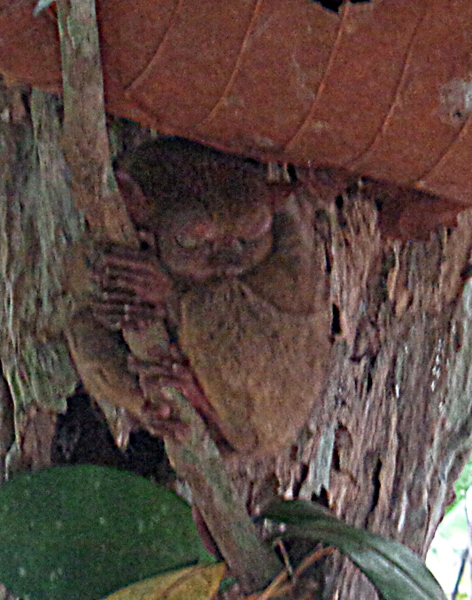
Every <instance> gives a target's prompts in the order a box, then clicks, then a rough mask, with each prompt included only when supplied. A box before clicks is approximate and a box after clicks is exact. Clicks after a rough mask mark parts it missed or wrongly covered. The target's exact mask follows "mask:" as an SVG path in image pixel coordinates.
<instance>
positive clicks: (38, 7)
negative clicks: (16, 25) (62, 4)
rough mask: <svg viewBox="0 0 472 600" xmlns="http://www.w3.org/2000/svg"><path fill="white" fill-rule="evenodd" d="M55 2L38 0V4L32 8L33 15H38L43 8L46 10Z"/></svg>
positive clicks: (52, 0) (53, 0)
mask: <svg viewBox="0 0 472 600" xmlns="http://www.w3.org/2000/svg"><path fill="white" fill-rule="evenodd" d="M55 1H56V0H38V3H37V4H36V6H35V7H34V10H33V15H34V16H36V15H39V13H40V12H41V11H42V10H44V9H45V8H48V7H49V6H51V4H52V3H53V2H55Z"/></svg>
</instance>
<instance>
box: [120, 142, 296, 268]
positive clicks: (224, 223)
mask: <svg viewBox="0 0 472 600" xmlns="http://www.w3.org/2000/svg"><path fill="white" fill-rule="evenodd" d="M128 169H129V171H128V172H130V173H131V175H132V177H133V179H135V181H137V182H138V184H139V186H140V188H141V190H142V192H143V194H144V197H145V198H146V199H147V200H148V201H150V202H151V206H150V207H149V209H148V214H147V216H146V217H145V218H144V219H143V218H141V221H143V222H142V223H139V222H138V225H140V226H142V227H143V228H146V229H152V230H154V231H155V233H156V234H157V240H158V247H159V253H160V259H161V261H162V263H163V265H165V266H166V267H167V269H168V270H169V272H170V273H172V274H173V275H175V276H177V277H183V278H191V279H194V280H204V279H208V278H214V277H234V276H237V275H240V274H242V273H245V272H247V271H249V270H251V269H253V268H254V267H256V266H257V265H258V264H260V263H261V262H262V261H263V260H264V259H265V258H266V256H268V255H269V254H270V252H271V251H272V245H273V237H272V222H273V214H274V199H275V198H277V196H280V195H281V194H283V195H284V196H287V195H288V193H289V192H288V191H287V188H284V190H283V191H282V192H281V191H280V190H277V189H276V186H272V185H270V184H268V183H267V181H266V177H265V169H264V167H263V166H262V165H260V164H258V163H256V162H254V161H250V160H246V159H244V158H241V157H237V156H230V155H226V154H223V153H221V152H218V151H216V150H213V149H210V148H206V147H205V146H201V145H199V144H195V143H192V142H187V141H185V140H180V139H170V140H165V139H164V140H158V141H155V142H150V143H148V144H145V145H144V146H142V147H140V148H138V150H137V151H136V152H135V153H134V154H133V160H132V163H131V165H130V166H129V167H128ZM145 212H146V211H145ZM134 218H135V220H137V221H139V220H140V219H139V218H138V219H136V216H135V217H134Z"/></svg>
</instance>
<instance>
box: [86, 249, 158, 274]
mask: <svg viewBox="0 0 472 600" xmlns="http://www.w3.org/2000/svg"><path fill="white" fill-rule="evenodd" d="M149 258H150V256H148V255H147V254H144V255H143V253H142V252H141V253H140V254H139V255H136V256H134V257H127V256H117V255H116V254H105V255H104V256H103V257H102V259H101V261H100V262H99V264H98V265H97V269H96V270H99V271H103V270H106V269H119V270H123V271H132V272H140V273H151V272H152V273H155V272H156V265H155V264H154V263H153V262H151V261H150V260H149Z"/></svg>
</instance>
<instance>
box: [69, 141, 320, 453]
mask: <svg viewBox="0 0 472 600" xmlns="http://www.w3.org/2000/svg"><path fill="white" fill-rule="evenodd" d="M117 177H118V181H119V182H120V187H121V189H122V193H123V195H124V197H125V200H126V204H127V208H128V210H129V213H130V216H131V217H132V219H133V220H134V222H135V224H136V226H137V228H138V229H139V230H140V231H141V232H142V233H141V235H142V237H143V239H145V240H147V248H145V249H141V250H139V251H138V250H131V249H127V248H124V247H123V248H113V249H112V250H111V251H110V252H108V253H106V254H105V255H104V257H103V258H102V260H101V261H100V265H99V266H98V267H96V269H95V277H96V279H97V282H98V284H99V288H100V290H101V294H100V295H99V297H98V298H97V299H96V300H95V302H94V304H93V305H92V307H91V308H92V313H93V318H90V314H91V309H90V307H87V308H85V309H83V310H82V311H81V312H79V313H78V314H77V315H76V317H75V320H76V322H77V324H78V327H77V328H75V332H72V333H69V344H70V347H71V352H72V355H73V358H74V360H75V363H76V365H77V368H78V370H79V372H80V374H81V376H82V379H83V381H84V384H85V386H86V388H87V389H88V391H89V392H90V393H91V394H92V395H93V396H95V397H96V398H97V399H101V398H102V399H103V398H104V399H107V400H111V401H112V402H114V403H115V404H117V405H119V406H123V407H125V408H126V409H128V410H129V411H130V412H131V413H132V414H134V415H135V416H138V417H139V418H141V419H145V418H146V417H145V415H146V414H149V410H150V408H151V412H152V414H153V419H152V420H151V421H150V422H152V426H151V429H152V430H153V431H154V432H155V433H160V434H169V435H171V434H172V430H173V429H172V428H173V427H177V425H178V418H177V419H176V418H175V417H176V415H173V414H172V408H171V407H169V406H168V405H167V404H166V401H165V399H164V397H163V399H162V405H159V406H153V407H149V405H147V404H146V396H147V395H148V393H149V390H150V389H153V390H155V389H156V386H157V387H158V388H160V389H161V388H162V387H164V386H173V387H176V388H177V389H179V390H180V391H182V393H183V394H184V395H185V396H186V397H187V398H188V400H189V401H190V402H191V403H192V404H193V405H194V406H195V408H196V409H197V410H198V411H199V412H200V414H201V415H202V416H203V417H204V418H205V420H206V421H207V423H208V425H209V428H210V431H211V432H212V434H213V435H214V437H215V438H216V439H217V440H218V441H219V442H222V440H224V442H225V445H226V447H229V448H230V449H232V450H235V451H237V452H239V453H256V454H275V453H277V452H278V451H279V450H280V449H282V448H284V447H286V446H288V445H289V444H290V443H291V442H293V441H294V440H295V438H296V435H297V433H298V431H299V430H300V429H301V427H302V426H303V424H304V423H305V422H306V420H307V418H308V416H309V414H310V412H311V410H312V408H313V406H314V404H315V402H316V399H317V397H319V394H320V391H321V387H322V383H323V379H324V374H325V372H326V371H327V365H328V361H329V356H330V339H329V335H330V308H329V303H328V297H327V290H328V286H327V275H326V264H325V258H324V248H323V247H322V244H321V243H319V241H318V243H317V240H316V239H315V229H314V227H313V207H312V206H311V204H310V202H309V201H308V200H306V199H305V198H303V195H300V194H293V193H292V191H293V190H292V189H291V188H290V186H288V184H271V183H268V182H267V178H266V176H265V169H264V167H263V166H262V165H259V164H257V163H255V162H254V161H250V160H246V159H244V158H242V157H237V156H229V155H225V154H223V153H221V152H218V151H216V150H213V149H210V148H206V147H204V146H200V145H199V144H195V143H191V142H187V141H185V140H180V139H175V138H174V139H160V140H156V141H152V142H149V143H147V144H145V145H143V146H142V147H140V148H138V149H137V150H136V151H134V152H133V153H132V154H130V156H129V157H127V158H126V157H125V159H124V161H123V162H122V164H121V166H119V169H118V171H117ZM153 320H156V321H157V320H160V321H162V322H164V323H165V326H166V329H167V331H168V332H169V334H170V338H171V340H172V341H173V342H174V343H173V344H171V349H170V350H169V352H167V354H166V355H163V356H161V357H160V358H159V360H157V361H156V364H154V365H149V364H148V365H144V364H140V363H139V361H136V360H135V361H134V367H133V360H132V359H131V363H130V361H129V357H127V350H126V346H125V345H124V343H123V342H122V341H121V342H120V341H117V338H116V337H114V336H117V335H119V334H117V333H113V332H112V330H119V329H124V328H127V327H128V328H139V327H140V326H141V325H142V324H143V323H147V322H150V321H153ZM120 343H121V346H120V348H121V349H119V348H118V346H119V345H120ZM127 358H128V360H127ZM130 364H131V367H132V368H131V370H130V369H129V368H128V366H129V365H130ZM127 365H128V366H127ZM133 370H134V371H135V373H133V372H132V371H133ZM136 373H138V375H139V382H138V377H137V376H136ZM177 417H178V416H177ZM148 425H149V423H148Z"/></svg>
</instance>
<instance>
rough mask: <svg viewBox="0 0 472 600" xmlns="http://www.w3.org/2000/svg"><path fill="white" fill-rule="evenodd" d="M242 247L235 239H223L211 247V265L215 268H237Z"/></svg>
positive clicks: (240, 258)
mask: <svg viewBox="0 0 472 600" xmlns="http://www.w3.org/2000/svg"><path fill="white" fill-rule="evenodd" d="M242 252H243V246H242V244H241V242H239V241H238V240H237V239H235V238H230V239H224V240H222V241H221V242H219V243H215V245H214V247H213V256H212V263H213V264H215V265H217V266H222V267H224V266H225V265H234V266H239V265H240V264H241V263H242Z"/></svg>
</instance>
